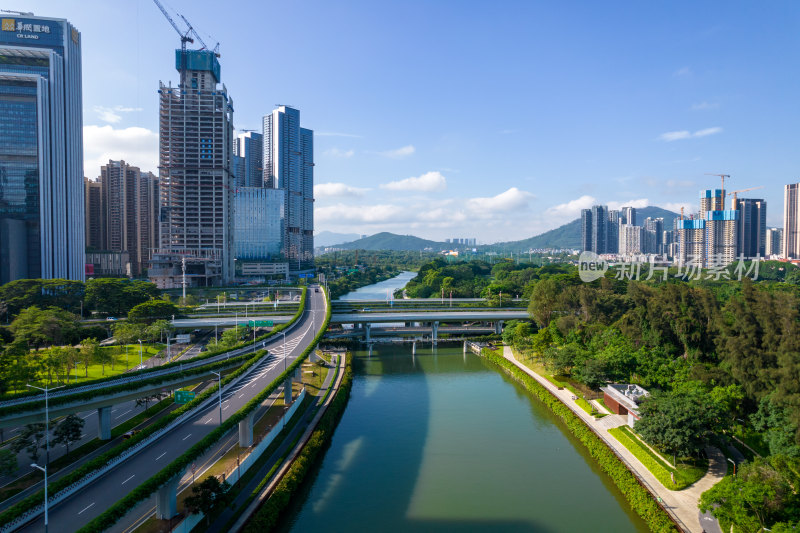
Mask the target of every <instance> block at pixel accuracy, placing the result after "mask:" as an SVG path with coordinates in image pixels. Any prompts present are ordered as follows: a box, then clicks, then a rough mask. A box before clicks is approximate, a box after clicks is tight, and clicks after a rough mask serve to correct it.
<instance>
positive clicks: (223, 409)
mask: <svg viewBox="0 0 800 533" xmlns="http://www.w3.org/2000/svg"><path fill="white" fill-rule="evenodd" d="M228 407H230V406H229V405H226V406H225V407H223V408H222V410H223V411H224V410H225V409H227V408H228Z"/></svg>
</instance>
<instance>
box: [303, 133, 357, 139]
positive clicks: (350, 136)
mask: <svg viewBox="0 0 800 533" xmlns="http://www.w3.org/2000/svg"><path fill="white" fill-rule="evenodd" d="M314 135H316V136H317V137H349V138H351V139H360V138H361V135H355V134H353V133H339V132H338V131H315V132H314Z"/></svg>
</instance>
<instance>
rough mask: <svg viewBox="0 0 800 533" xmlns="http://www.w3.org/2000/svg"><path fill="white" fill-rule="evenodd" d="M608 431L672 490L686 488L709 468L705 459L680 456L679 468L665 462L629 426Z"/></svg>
mask: <svg viewBox="0 0 800 533" xmlns="http://www.w3.org/2000/svg"><path fill="white" fill-rule="evenodd" d="M608 432H609V433H611V434H612V435H613V436H614V438H616V439H617V440H618V441H619V442H620V443H622V445H623V446H625V447H626V448H627V449H628V451H630V452H631V453H632V454H633V455H634V456H636V458H637V459H639V461H641V462H642V464H643V465H644V466H645V467H646V468H647V469H648V470H649V471H650V473H651V474H653V475H654V476H655V477H656V479H658V481H660V482H661V484H662V485H664V487H666V488H668V489H670V490H681V489H685V488H686V487H688V486H689V485H691V484H692V483H694V482H695V481H697V480H698V479H700V478H701V477H703V476H704V475H705V473H706V471H707V470H708V461H707V460H705V459H694V458H685V457H684V458H680V460H679V462H678V467H677V468H675V467H673V466H672V465H670V464H668V463H665V462H664V461H663V460H662V459H661V458H660V457H659V456H658V455H656V454H655V453H653V451H652V450H650V449H649V448H648V447H647V446H646V445H645V444H644V443H643V442H642V441H641V440H640V439H639V437H638V436H637V435H636V434H634V432H633V431H632V430H631V429H630V428H629V427H627V426H620V427H617V428H613V429H609V430H608ZM672 474H674V476H675V483H674V484H673V482H672V478H671V476H672Z"/></svg>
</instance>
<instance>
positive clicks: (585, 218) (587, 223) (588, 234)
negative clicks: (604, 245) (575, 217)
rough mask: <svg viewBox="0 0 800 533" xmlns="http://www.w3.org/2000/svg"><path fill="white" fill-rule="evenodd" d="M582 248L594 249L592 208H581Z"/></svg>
mask: <svg viewBox="0 0 800 533" xmlns="http://www.w3.org/2000/svg"><path fill="white" fill-rule="evenodd" d="M581 250H583V251H591V250H592V210H591V209H581Z"/></svg>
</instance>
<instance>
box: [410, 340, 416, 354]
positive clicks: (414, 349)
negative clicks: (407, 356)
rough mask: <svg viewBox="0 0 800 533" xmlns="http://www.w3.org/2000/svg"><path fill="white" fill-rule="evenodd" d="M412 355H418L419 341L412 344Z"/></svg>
mask: <svg viewBox="0 0 800 533" xmlns="http://www.w3.org/2000/svg"><path fill="white" fill-rule="evenodd" d="M411 355H417V341H414V342H412V343H411Z"/></svg>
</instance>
